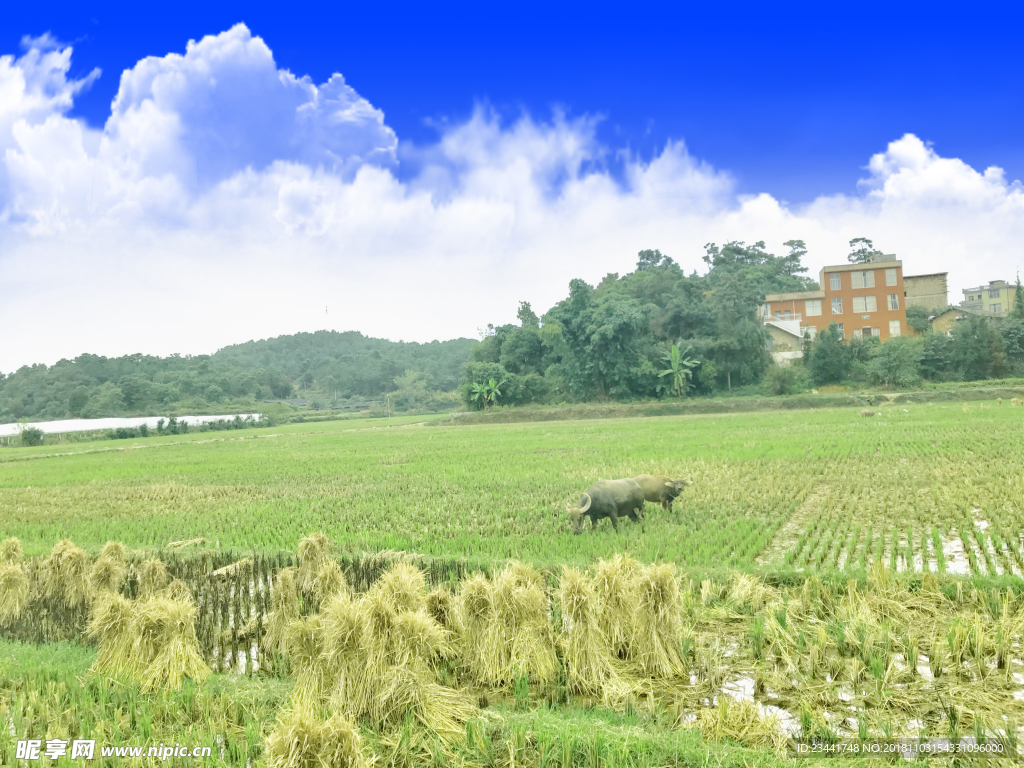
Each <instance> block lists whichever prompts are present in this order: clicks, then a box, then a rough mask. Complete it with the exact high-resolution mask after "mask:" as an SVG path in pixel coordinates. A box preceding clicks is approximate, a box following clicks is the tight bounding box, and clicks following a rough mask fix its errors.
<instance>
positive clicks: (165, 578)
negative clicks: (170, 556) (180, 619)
mask: <svg viewBox="0 0 1024 768" xmlns="http://www.w3.org/2000/svg"><path fill="white" fill-rule="evenodd" d="M170 580H171V577H170V576H169V575H168V574H167V566H166V565H164V563H163V561H162V560H158V559H156V558H155V557H151V558H150V559H149V560H147V561H146V562H144V563H143V564H142V568H140V569H139V599H140V600H149V599H150V598H154V597H156V596H157V595H158V594H159V593H160V591H161V590H162V589H163V588H164V587H166V586H167V584H168V582H169V581H170Z"/></svg>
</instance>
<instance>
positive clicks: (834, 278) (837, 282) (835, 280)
mask: <svg viewBox="0 0 1024 768" xmlns="http://www.w3.org/2000/svg"><path fill="white" fill-rule="evenodd" d="M828 287H829V288H831V289H832V290H833V291H838V290H840V289H841V288H842V287H843V274H842V272H832V273H831V274H830V275H829V276H828Z"/></svg>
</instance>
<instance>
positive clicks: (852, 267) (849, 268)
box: [821, 257, 903, 272]
mask: <svg viewBox="0 0 1024 768" xmlns="http://www.w3.org/2000/svg"><path fill="white" fill-rule="evenodd" d="M902 266H903V262H902V261H898V260H897V259H896V258H895V257H893V259H892V260H891V261H868V262H865V263H864V264H836V265H834V266H831V267H822V268H821V271H822V272H860V271H862V270H865V269H873V268H877V267H902Z"/></svg>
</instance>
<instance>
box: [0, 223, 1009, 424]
mask: <svg viewBox="0 0 1024 768" xmlns="http://www.w3.org/2000/svg"><path fill="white" fill-rule="evenodd" d="M850 246H851V253H850V256H849V260H850V261H851V262H854V263H862V262H866V261H869V260H870V259H871V257H872V256H873V255H876V254H878V253H879V251H877V250H876V249H875V248H874V245H873V244H872V242H871V241H870V240H867V239H866V238H855V239H854V240H853V241H851V243H850ZM785 248H786V249H787V251H786V252H785V253H783V254H782V255H776V254H773V253H771V252H769V251H768V250H767V249H766V247H765V244H764V242H756V243H753V244H749V245H748V244H747V243H744V242H739V241H734V242H729V243H726V244H725V245H722V246H718V245H717V244H715V243H709V244H708V245H706V246H705V249H704V250H705V252H704V256H703V262H704V264H705V266H706V270H705V271H704V272H703V273H698V272H697V271H693V272H691V273H689V274H686V273H685V272H684V270H683V269H682V268H681V267H680V266H679V264H677V263H676V262H675V261H674V260H673V259H672V258H670V257H669V256H667V255H665V254H663V253H661V251H659V250H657V249H651V250H644V251H640V253H639V254H638V258H637V263H636V268H635V270H634V271H632V272H630V273H627V274H624V275H619V274H617V273H610V274H608V275H606V276H605V277H604V279H602V280H601V281H600V282H598V283H597V284H596V285H590V284H588V283H586V282H585V281H583V280H580V279H576V280H572V281H571V282H570V283H569V290H568V294H567V296H566V297H565V298H564V299H562V300H561V301H559V302H558V303H556V304H555V305H554V306H553V307H551V308H550V309H548V310H547V312H545V313H544V314H543V315H538V314H537V313H536V312H535V311H534V310H533V308H532V307H531V305H530V304H529V303H528V302H522V303H521V304H520V306H519V312H518V322H517V323H511V324H507V325H500V326H497V327H495V326H493V325H490V326H488V327H487V329H486V331H485V332H484V334H483V339H482V340H480V341H476V340H471V339H453V340H450V341H444V342H439V341H434V342H431V343H429V344H416V343H405V342H392V341H386V340H383V339H373V338H369V337H366V336H363V335H362V334H361V333H358V332H346V333H338V332H334V331H319V332H317V333H300V334H295V335H291V336H281V337H278V338H274V339H265V340H261V341H250V342H246V343H244V344H236V345H233V346H229V347H225V348H223V349H221V350H219V351H217V352H216V353H214V354H213V355H198V356H181V355H171V356H169V357H164V358H161V357H154V356H149V355H141V354H136V355H125V356H123V357H117V358H106V357H101V356H98V355H91V354H83V355H80V356H78V357H76V358H75V359H73V360H61V361H59V362H58V363H56V364H54V365H52V366H45V365H33V366H25V367H23V368H21V369H19V370H17V371H15V372H13V373H11V374H9V375H7V376H4V375H3V374H2V373H0V423H2V422H9V421H18V420H25V419H30V420H39V421H42V420H49V419H64V418H76V417H82V418H91V417H104V416H141V415H158V414H160V413H167V414H172V413H178V414H184V413H189V412H191V413H197V414H200V413H211V412H214V413H216V412H218V411H220V412H225V411H226V412H228V413H231V412H241V411H245V412H253V411H254V410H258V409H259V408H260V401H262V400H265V399H287V398H296V397H301V398H304V399H306V400H308V401H309V405H310V407H312V408H314V409H320V408H344V407H346V406H352V407H355V406H356V405H358V406H360V407H364V406H365V405H366V402H367V401H372V402H375V403H378V405H376V406H374V407H375V408H376V409H377V410H378V411H379V412H381V413H383V412H391V411H431V412H438V411H447V410H454V409H457V408H460V407H469V408H471V409H482V408H487V407H491V406H494V405H505V406H514V405H523V404H526V403H562V402H587V401H594V400H609V399H610V400H640V399H650V398H666V397H688V396H702V395H712V394H721V393H728V392H734V393H744V392H754V391H757V392H761V391H766V392H768V393H770V394H786V393H792V392H798V391H802V390H805V389H808V388H810V387H812V386H820V385H825V384H831V383H840V382H854V383H864V384H871V385H877V386H884V387H907V386H912V385H914V384H916V383H918V382H920V381H921V380H927V381H973V380H979V379H986V378H998V377H1003V376H1020V375H1024V291H1022V290H1021V289H1020V288H1019V285H1020V282H1019V280H1018V290H1017V297H1016V304H1015V306H1014V309H1013V311H1012V312H1011V314H1010V316H1009V317H1007V318H1005V319H1003V320H1001V321H995V320H989V319H986V318H980V317H973V316H970V315H965V317H964V319H963V320H961V321H960V322H958V323H957V324H956V326H955V327H954V328H953V330H952V331H951V333H950V334H948V335H947V334H935V333H931V332H930V323H929V321H928V315H929V313H928V312H927V311H926V310H923V309H921V308H919V307H910V308H908V310H907V321H908V325H909V326H911V327H913V328H915V329H917V330H918V331H920V332H921V334H922V335H921V336H919V337H916V338H901V339H893V340H890V341H887V342H886V343H885V344H880V343H879V342H878V340H877V339H874V338H870V337H869V338H865V339H855V340H852V341H847V340H845V339H843V338H842V337H841V336H840V335H839V334H838V332H837V329H834V328H833V329H829V330H826V331H824V332H822V333H821V334H819V336H818V339H817V340H816V341H815V342H814V343H813V344H810V343H808V344H807V346H806V348H805V353H806V354H805V356H804V359H803V362H802V363H800V364H797V365H795V366H791V367H789V368H784V369H783V368H779V367H778V366H776V365H774V364H773V363H772V358H771V355H770V354H769V351H768V337H767V334H766V332H765V330H764V327H763V325H762V324H761V323H760V322H759V321H758V319H757V308H758V306H759V305H760V304H761V302H762V301H763V299H764V296H765V294H767V293H782V292H789V291H804V290H814V289H816V288H817V287H818V285H817V283H816V282H815V281H814V280H813V279H811V278H809V277H808V276H807V275H806V272H807V269H806V268H805V267H804V266H803V264H802V260H803V257H804V256H805V255H806V253H807V249H806V247H805V245H804V243H803V241H801V240H790V241H788V242H787V243H785Z"/></svg>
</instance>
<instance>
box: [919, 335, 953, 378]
mask: <svg viewBox="0 0 1024 768" xmlns="http://www.w3.org/2000/svg"><path fill="white" fill-rule="evenodd" d="M918 367H919V370H920V373H921V375H922V376H923V377H924V378H926V379H928V380H929V381H946V380H948V379H951V378H954V376H955V373H954V370H953V338H952V337H951V336H947V335H946V334H945V333H929V334H928V335H926V336H925V337H924V345H923V348H922V350H921V360H920V363H919V366H918Z"/></svg>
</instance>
